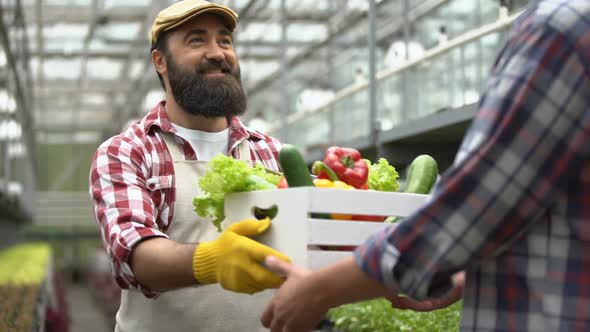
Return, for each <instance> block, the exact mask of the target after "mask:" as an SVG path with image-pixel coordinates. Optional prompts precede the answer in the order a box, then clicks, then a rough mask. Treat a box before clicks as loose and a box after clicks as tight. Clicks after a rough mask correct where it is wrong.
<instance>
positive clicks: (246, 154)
mask: <svg viewBox="0 0 590 332" xmlns="http://www.w3.org/2000/svg"><path fill="white" fill-rule="evenodd" d="M238 158H239V159H240V160H244V161H246V162H247V163H248V164H249V165H252V166H254V163H253V162H252V155H250V144H248V140H247V139H245V140H243V141H242V142H241V143H240V145H238Z"/></svg>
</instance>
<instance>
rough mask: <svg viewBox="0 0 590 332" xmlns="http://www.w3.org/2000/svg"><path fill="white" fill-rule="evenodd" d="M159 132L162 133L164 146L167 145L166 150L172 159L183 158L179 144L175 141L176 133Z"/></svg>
mask: <svg viewBox="0 0 590 332" xmlns="http://www.w3.org/2000/svg"><path fill="white" fill-rule="evenodd" d="M160 134H161V135H162V139H164V142H165V143H166V146H167V147H168V152H170V156H171V157H172V160H173V161H177V160H184V159H185V158H184V152H183V151H181V150H180V146H179V144H178V142H177V141H176V135H174V134H172V133H165V132H160Z"/></svg>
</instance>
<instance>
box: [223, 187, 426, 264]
mask: <svg viewBox="0 0 590 332" xmlns="http://www.w3.org/2000/svg"><path fill="white" fill-rule="evenodd" d="M429 197H430V196H428V195H419V194H406V193H395V192H378V191H372V190H339V189H328V188H315V187H298V188H289V189H279V190H265V191H254V192H247V193H237V194H231V195H228V196H227V197H226V199H225V212H226V224H225V225H224V227H227V225H228V224H227V221H232V222H235V221H239V220H243V219H246V218H252V217H253V216H254V212H253V210H254V208H255V207H259V208H263V209H268V208H270V207H272V206H276V207H277V208H278V214H277V215H276V217H275V218H274V219H273V222H272V226H271V228H270V229H269V230H268V231H267V232H266V233H265V234H263V235H261V236H260V237H258V238H256V239H257V240H258V241H260V242H262V243H264V244H266V245H269V246H270V247H273V248H275V249H277V250H278V251H280V252H282V253H284V254H286V255H288V256H289V257H290V258H291V259H292V260H293V262H294V263H296V264H298V265H301V266H305V267H308V268H311V269H318V268H321V267H323V266H325V265H327V264H330V263H332V262H335V261H336V260H339V259H341V258H343V257H346V256H347V255H350V254H351V252H347V251H336V250H321V249H320V248H319V247H320V246H321V247H324V248H325V246H330V247H338V246H356V245H359V244H361V243H363V242H364V241H365V240H366V239H367V238H368V237H369V236H370V235H371V234H373V233H375V232H377V231H378V230H380V229H383V228H384V227H395V224H386V223H381V222H366V221H351V220H346V221H345V220H329V219H322V218H317V215H318V214H320V215H321V214H324V215H326V214H333V213H337V214H355V215H378V216H401V217H405V216H408V215H410V214H412V213H413V212H414V211H416V210H417V209H418V208H419V207H420V206H422V205H423V204H424V203H426V201H427V200H428V198H429Z"/></svg>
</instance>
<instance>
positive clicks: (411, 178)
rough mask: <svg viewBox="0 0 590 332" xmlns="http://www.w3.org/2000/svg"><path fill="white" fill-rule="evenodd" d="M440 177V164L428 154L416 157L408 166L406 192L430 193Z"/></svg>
mask: <svg viewBox="0 0 590 332" xmlns="http://www.w3.org/2000/svg"><path fill="white" fill-rule="evenodd" d="M437 178H438V164H437V163H436V160H434V158H432V157H431V156H429V155H427V154H423V155H419V156H418V157H416V158H414V160H413V161H412V163H411V164H410V167H409V168H408V176H407V180H406V186H405V189H404V192H406V193H414V194H428V193H430V190H432V187H433V186H434V184H435V183H436V179H437Z"/></svg>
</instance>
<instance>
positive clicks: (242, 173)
mask: <svg viewBox="0 0 590 332" xmlns="http://www.w3.org/2000/svg"><path fill="white" fill-rule="evenodd" d="M280 179H281V174H280V173H274V172H269V171H268V170H266V169H265V168H264V167H263V166H262V165H261V164H256V166H255V167H251V166H250V165H248V164H247V163H246V162H245V161H243V160H238V159H234V158H231V157H228V156H225V155H222V154H219V155H217V156H215V157H213V158H212V159H211V161H210V162H209V163H208V164H207V169H206V171H205V175H204V176H203V177H201V179H200V180H199V187H200V188H201V191H202V193H201V194H200V195H198V196H196V197H194V198H193V206H194V208H195V209H194V210H195V212H196V213H197V214H198V215H199V216H201V217H203V218H213V220H212V222H213V224H214V225H215V226H216V227H217V229H218V230H219V231H221V222H222V221H223V220H224V219H225V212H224V203H225V195H227V194H231V193H236V192H245V191H254V190H269V189H276V188H277V184H278V183H279V180H280Z"/></svg>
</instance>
